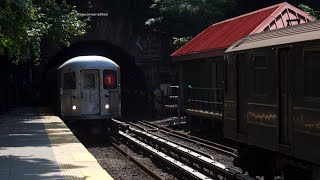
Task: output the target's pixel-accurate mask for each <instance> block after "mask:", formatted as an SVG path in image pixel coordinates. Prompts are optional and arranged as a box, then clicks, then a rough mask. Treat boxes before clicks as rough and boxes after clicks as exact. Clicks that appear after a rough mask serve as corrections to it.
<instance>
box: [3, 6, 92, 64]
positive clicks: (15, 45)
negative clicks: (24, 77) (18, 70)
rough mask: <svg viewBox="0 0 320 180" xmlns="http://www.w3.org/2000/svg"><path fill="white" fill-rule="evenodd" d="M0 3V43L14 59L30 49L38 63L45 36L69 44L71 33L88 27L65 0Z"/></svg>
mask: <svg viewBox="0 0 320 180" xmlns="http://www.w3.org/2000/svg"><path fill="white" fill-rule="evenodd" d="M0 7H1V9H0V47H2V48H5V49H7V50H8V55H9V57H10V58H11V59H12V60H13V61H14V62H16V63H18V62H19V60H20V58H21V56H22V55H23V54H25V53H27V52H28V51H30V53H31V56H32V57H33V58H34V61H35V63H36V64H39V63H40V44H41V41H42V40H43V39H44V38H47V39H53V40H55V42H57V43H59V44H61V45H66V46H68V45H69V41H70V39H71V37H73V36H78V35H83V34H85V33H86V31H87V29H88V26H87V24H86V21H87V20H85V19H82V18H81V17H79V16H78V14H77V11H76V10H75V7H72V6H70V5H68V4H66V2H65V1H63V2H60V3H58V2H57V1H56V0H2V1H0Z"/></svg>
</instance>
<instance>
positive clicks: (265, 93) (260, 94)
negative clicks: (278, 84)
mask: <svg viewBox="0 0 320 180" xmlns="http://www.w3.org/2000/svg"><path fill="white" fill-rule="evenodd" d="M256 57H263V58H264V64H265V65H264V66H263V67H262V66H258V67H256ZM257 68H258V69H257ZM252 70H253V71H252V73H253V76H252V79H253V81H252V92H253V95H254V97H266V96H269V95H270V94H272V90H273V84H272V82H270V84H269V85H271V86H272V87H271V88H265V87H264V88H263V89H264V91H263V92H257V88H256V85H257V83H256V80H257V75H256V71H257V70H260V72H261V70H263V72H264V73H265V74H266V75H265V76H266V77H267V78H271V79H272V77H269V76H270V75H271V70H270V63H269V60H268V56H267V55H266V54H265V53H255V54H253V56H252Z"/></svg>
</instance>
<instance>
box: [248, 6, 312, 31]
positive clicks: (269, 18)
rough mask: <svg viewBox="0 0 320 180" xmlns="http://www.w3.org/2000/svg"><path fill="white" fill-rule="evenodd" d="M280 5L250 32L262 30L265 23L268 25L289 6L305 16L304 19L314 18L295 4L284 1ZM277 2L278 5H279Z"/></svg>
mask: <svg viewBox="0 0 320 180" xmlns="http://www.w3.org/2000/svg"><path fill="white" fill-rule="evenodd" d="M280 4H281V6H279V7H278V9H276V10H275V11H274V12H273V13H272V14H271V15H270V16H269V17H268V18H267V19H266V20H265V21H263V22H262V23H261V24H260V25H259V26H258V27H256V29H254V30H253V31H252V32H251V33H250V34H254V33H257V32H262V31H263V30H264V28H266V27H265V26H266V25H269V24H270V23H272V21H273V20H274V19H275V18H277V15H279V14H281V13H282V12H283V11H284V10H286V9H288V8H290V9H291V10H293V11H295V12H296V13H297V14H299V15H301V16H303V17H305V18H306V19H308V20H309V21H313V20H315V18H314V17H312V16H310V15H309V14H307V13H305V12H304V11H302V10H301V9H299V8H296V7H295V6H293V5H291V4H289V3H287V2H284V3H280ZM280 4H279V5H280Z"/></svg>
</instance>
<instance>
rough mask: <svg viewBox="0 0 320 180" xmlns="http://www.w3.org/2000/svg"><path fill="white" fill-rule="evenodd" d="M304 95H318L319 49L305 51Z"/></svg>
mask: <svg viewBox="0 0 320 180" xmlns="http://www.w3.org/2000/svg"><path fill="white" fill-rule="evenodd" d="M304 60H305V95H306V96H309V97H315V98H319V97H320V84H319V79H318V78H319V77H320V49H316V50H309V51H305V53H304Z"/></svg>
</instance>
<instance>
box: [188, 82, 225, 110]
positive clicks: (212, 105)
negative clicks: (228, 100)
mask: <svg viewBox="0 0 320 180" xmlns="http://www.w3.org/2000/svg"><path fill="white" fill-rule="evenodd" d="M222 100H223V89H222V88H200V87H189V88H188V101H187V107H188V109H193V110H199V111H206V112H211V113H215V114H216V113H217V114H221V113H222V110H223V104H222Z"/></svg>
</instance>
